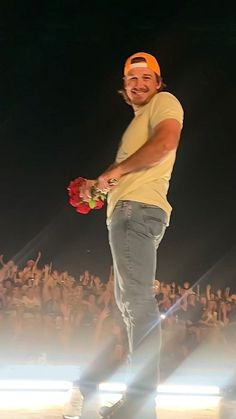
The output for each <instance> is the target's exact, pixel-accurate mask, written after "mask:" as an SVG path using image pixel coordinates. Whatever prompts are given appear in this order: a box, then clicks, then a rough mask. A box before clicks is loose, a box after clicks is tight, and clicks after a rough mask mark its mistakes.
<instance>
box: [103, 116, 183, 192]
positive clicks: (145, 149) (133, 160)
mask: <svg viewBox="0 0 236 419" xmlns="http://www.w3.org/2000/svg"><path fill="white" fill-rule="evenodd" d="M181 129H182V127H181V124H180V123H179V122H178V121H177V120H176V119H166V120H164V121H162V122H160V123H159V124H158V125H157V127H156V129H155V131H154V134H153V135H152V137H151V138H149V140H148V141H146V143H145V144H144V145H143V146H142V147H140V148H139V149H138V150H137V151H136V152H135V153H134V154H132V155H131V156H130V157H128V158H127V159H126V160H123V161H122V162H121V163H118V164H117V165H116V166H115V167H114V168H112V169H108V170H106V171H105V172H104V173H103V174H102V175H101V176H99V178H98V182H99V187H100V188H101V189H106V188H108V180H109V179H113V178H114V179H117V180H119V179H120V178H121V176H123V175H126V174H128V173H131V172H137V171H139V170H142V169H145V168H148V167H152V166H154V165H156V164H158V163H160V162H161V161H162V159H163V158H165V157H166V156H167V154H169V153H170V152H171V151H173V150H176V149H177V147H178V144H179V139H180V134H181Z"/></svg>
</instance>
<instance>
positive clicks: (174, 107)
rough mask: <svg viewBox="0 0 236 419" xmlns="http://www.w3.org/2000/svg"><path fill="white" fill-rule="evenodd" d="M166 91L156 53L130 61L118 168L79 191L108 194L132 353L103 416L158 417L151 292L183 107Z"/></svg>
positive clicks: (156, 328) (119, 293) (119, 298)
mask: <svg viewBox="0 0 236 419" xmlns="http://www.w3.org/2000/svg"><path fill="white" fill-rule="evenodd" d="M162 87H163V83H162V78H161V72H160V67H159V64H158V62H157V61H156V59H155V58H154V57H153V56H152V55H150V54H147V53H145V52H139V53H136V54H134V55H132V56H131V57H129V58H128V59H127V61H126V63H125V66H124V91H123V95H124V98H125V100H126V102H127V103H128V104H130V105H131V106H132V108H133V110H134V118H133V120H132V121H131V123H130V124H129V126H128V127H127V129H126V131H125V133H124V135H123V137H122V141H121V144H120V147H119V150H118V153H117V156H116V161H115V163H114V164H113V165H112V166H111V167H110V168H108V169H107V170H106V171H105V172H104V173H102V174H101V175H100V176H99V178H98V180H97V181H92V180H88V181H87V183H86V185H85V186H84V187H83V188H82V189H81V194H80V195H81V197H82V198H83V199H85V200H88V199H89V198H90V196H91V193H90V190H91V186H92V185H94V184H95V183H97V186H98V188H99V189H101V190H102V191H108V200H107V202H108V205H107V225H108V230H109V243H110V247H111V252H112V258H113V265H114V276H115V296H116V302H117V305H118V307H119V309H120V310H121V313H122V316H123V319H124V322H125V325H126V328H127V335H128V342H129V351H130V362H131V375H130V377H131V378H130V381H129V385H128V390H127V392H126V396H125V397H123V398H122V400H121V401H120V402H119V403H117V404H116V405H114V406H112V407H110V408H104V409H102V411H101V415H102V417H104V418H113V419H118V418H123V419H125V418H127V419H128V418H129V419H131V418H135V419H137V418H139V417H140V418H142V419H143V418H145V419H154V418H155V417H156V415H155V393H156V388H157V382H158V362H159V354H160V345H161V343H160V339H161V338H160V321H159V313H158V307H157V304H156V301H155V297H154V292H153V285H154V279H155V271H156V250H157V248H158V246H159V244H160V241H161V239H162V237H163V235H164V233H165V229H166V226H167V225H168V224H169V218H170V213H171V206H170V204H169V203H168V201H167V198H166V195H167V191H168V188H169V180H170V178H171V172H172V169H173V165H174V162H175V157H176V150H177V147H178V144H179V139H180V134H181V129H182V124H183V109H182V106H181V104H180V103H179V101H178V100H177V99H176V98H175V97H174V96H173V95H172V94H170V93H167V92H162ZM112 179H116V180H117V182H118V184H117V185H116V186H112V187H111V186H110V182H109V181H111V180H112ZM145 409H146V410H145ZM139 415H140V416H139Z"/></svg>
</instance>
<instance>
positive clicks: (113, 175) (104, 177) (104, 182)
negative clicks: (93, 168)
mask: <svg viewBox="0 0 236 419" xmlns="http://www.w3.org/2000/svg"><path fill="white" fill-rule="evenodd" d="M123 174H124V173H123V170H122V167H121V166H120V165H116V166H114V167H112V168H111V169H108V170H106V171H105V172H104V173H102V174H101V175H100V176H99V178H98V180H97V186H98V188H99V189H100V190H101V191H102V192H104V193H106V192H108V191H110V189H112V188H113V187H114V186H111V185H110V184H109V181H112V180H116V181H119V179H120V178H121V176H122V175H123Z"/></svg>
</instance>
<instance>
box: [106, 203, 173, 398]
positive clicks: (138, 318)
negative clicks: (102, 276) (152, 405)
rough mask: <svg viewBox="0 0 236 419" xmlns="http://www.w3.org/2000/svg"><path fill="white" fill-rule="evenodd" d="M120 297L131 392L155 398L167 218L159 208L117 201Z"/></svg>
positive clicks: (114, 237) (114, 236) (114, 249)
mask: <svg viewBox="0 0 236 419" xmlns="http://www.w3.org/2000/svg"><path fill="white" fill-rule="evenodd" d="M107 226H108V231H109V243H110V247H111V253H112V258H113V267H114V279H115V297H116V302H117V305H118V307H119V309H120V311H121V313H122V317H123V320H124V322H125V325H126V329H127V336H128V343H129V352H130V367H131V369H130V373H131V374H130V380H131V381H130V383H129V386H128V389H129V390H128V391H129V392H130V394H131V393H135V394H139V395H140V397H142V395H145V394H146V395H149V396H150V395H151V394H152V393H153V394H156V388H157V383H158V370H159V359H160V348H161V327H160V315H159V310H158V306H157V302H156V299H155V296H154V290H153V284H154V279H155V274H156V261H157V248H158V246H159V244H160V242H161V240H162V238H163V236H164V233H165V229H166V226H167V215H166V213H165V212H164V211H163V210H162V209H161V208H159V207H157V206H154V205H148V204H144V203H141V202H135V201H118V203H117V205H116V207H115V209H114V212H113V214H112V217H111V219H110V220H109V221H108V222H107Z"/></svg>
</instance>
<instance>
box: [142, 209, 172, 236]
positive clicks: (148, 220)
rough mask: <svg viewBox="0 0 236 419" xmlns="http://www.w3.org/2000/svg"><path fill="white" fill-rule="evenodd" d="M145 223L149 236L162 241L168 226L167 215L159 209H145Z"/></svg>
mask: <svg viewBox="0 0 236 419" xmlns="http://www.w3.org/2000/svg"><path fill="white" fill-rule="evenodd" d="M143 221H144V223H145V226H146V231H147V233H148V235H149V236H152V237H154V238H155V239H160V240H161V238H162V237H163V235H164V233H165V229H166V225H167V216H166V213H165V212H164V211H163V210H162V209H161V208H158V207H154V206H146V207H143Z"/></svg>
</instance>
